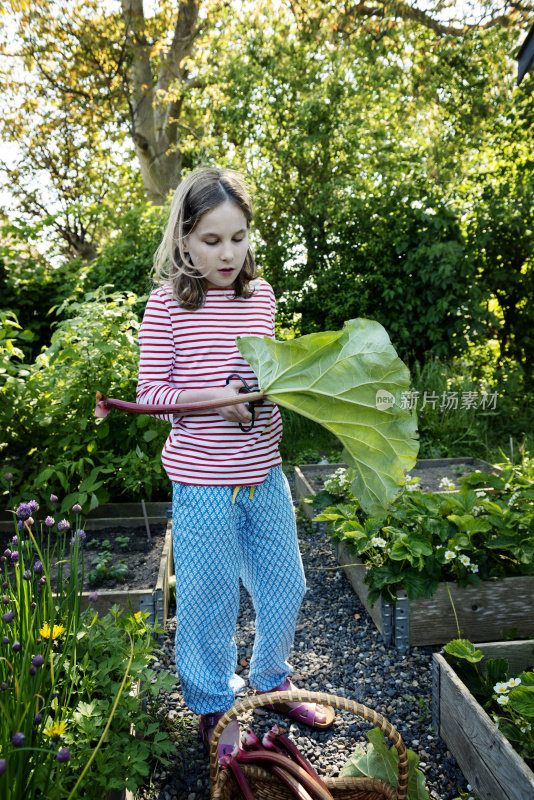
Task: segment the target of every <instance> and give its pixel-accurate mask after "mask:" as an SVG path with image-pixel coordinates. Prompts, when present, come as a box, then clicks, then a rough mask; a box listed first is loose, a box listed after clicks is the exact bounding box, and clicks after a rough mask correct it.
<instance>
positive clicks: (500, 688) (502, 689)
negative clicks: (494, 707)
mask: <svg viewBox="0 0 534 800" xmlns="http://www.w3.org/2000/svg"><path fill="white" fill-rule="evenodd" d="M508 688H509V687H508V684H507V683H496V684H495V686H494V687H493V691H494V692H495V694H506V693H507V692H508Z"/></svg>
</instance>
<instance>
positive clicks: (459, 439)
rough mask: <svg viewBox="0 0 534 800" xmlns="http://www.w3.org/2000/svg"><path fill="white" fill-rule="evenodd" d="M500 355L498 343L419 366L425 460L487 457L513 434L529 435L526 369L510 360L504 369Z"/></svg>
mask: <svg viewBox="0 0 534 800" xmlns="http://www.w3.org/2000/svg"><path fill="white" fill-rule="evenodd" d="M498 352H499V348H498V346H497V343H496V342H495V341H493V342H487V343H486V344H485V345H484V346H483V347H480V348H478V347H470V349H469V351H468V352H467V353H466V354H465V355H464V356H462V357H460V358H456V359H453V360H451V361H443V360H441V359H437V358H433V357H432V358H428V359H427V360H426V361H425V362H424V363H422V364H420V363H418V362H417V363H415V365H414V367H413V371H412V383H413V389H412V391H413V392H418V393H419V394H418V397H417V403H416V411H417V418H418V427H419V435H420V440H421V449H420V457H421V458H445V457H453V456H464V455H466V454H469V455H470V456H478V457H481V458H486V459H487V458H488V456H489V453H490V452H494V453H495V452H496V451H497V449H498V448H499V447H502V445H503V442H507V441H508V437H509V436H510V435H513V436H514V437H517V438H518V439H522V438H523V437H524V435H525V433H526V432H528V431H529V429H530V427H531V425H532V404H531V403H530V399H529V396H528V394H526V392H525V380H524V371H523V369H522V368H521V367H520V366H519V365H518V364H517V363H515V362H513V361H510V360H509V359H505V360H503V361H501V363H500V365H499V363H498V360H497V359H498ZM497 458H498V459H499V460H501V459H500V457H498V456H497Z"/></svg>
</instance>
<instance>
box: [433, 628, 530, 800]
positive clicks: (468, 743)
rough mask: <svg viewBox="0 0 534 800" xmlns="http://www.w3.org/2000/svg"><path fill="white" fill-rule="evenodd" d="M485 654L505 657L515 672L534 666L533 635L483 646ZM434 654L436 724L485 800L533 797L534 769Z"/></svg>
mask: <svg viewBox="0 0 534 800" xmlns="http://www.w3.org/2000/svg"><path fill="white" fill-rule="evenodd" d="M478 647H479V648H480V650H482V652H483V653H484V656H485V658H506V659H507V660H508V662H509V664H510V672H511V674H513V675H517V674H519V673H520V672H522V671H523V670H526V669H532V667H533V666H534V639H531V640H528V641H513V642H502V643H495V642H491V643H485V644H479V645H478ZM448 658H449V656H448V655H447V654H445V655H442V654H438V653H435V654H434V656H433V692H432V722H433V725H434V727H435V728H436V730H437V731H438V732H439V735H440V736H441V738H442V739H443V740H444V741H445V743H446V744H447V747H448V748H449V750H450V751H451V753H452V754H453V756H454V757H455V758H456V760H457V761H458V764H459V765H460V769H461V770H462V772H463V774H464V776H465V778H466V779H467V781H468V782H469V784H470V785H471V786H472V791H473V794H474V795H476V796H477V797H479V798H480V799H481V800H534V772H532V770H531V769H530V768H529V767H528V765H527V764H526V763H525V762H524V761H523V759H522V758H520V756H518V754H517V753H516V751H515V750H514V748H513V747H512V745H511V744H510V742H509V741H508V740H507V739H506V738H505V737H504V736H503V734H502V733H501V732H500V730H499V729H498V728H497V726H496V725H495V723H494V722H493V720H492V719H491V718H490V717H489V715H488V714H487V713H486V711H485V710H484V709H483V708H482V706H480V705H479V703H478V702H477V701H476V700H475V698H474V697H473V695H472V694H471V693H470V692H469V691H468V689H467V687H466V686H465V684H464V683H463V682H462V681H461V680H460V678H459V677H458V676H457V674H456V673H455V671H454V670H453V668H452V667H451V665H450V663H449V661H448Z"/></svg>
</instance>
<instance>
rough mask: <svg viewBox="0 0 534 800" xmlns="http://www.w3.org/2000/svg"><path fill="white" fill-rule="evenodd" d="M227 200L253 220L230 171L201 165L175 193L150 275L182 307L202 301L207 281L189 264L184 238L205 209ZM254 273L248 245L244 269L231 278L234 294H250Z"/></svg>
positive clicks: (239, 181)
mask: <svg viewBox="0 0 534 800" xmlns="http://www.w3.org/2000/svg"><path fill="white" fill-rule="evenodd" d="M225 200H230V201H231V202H232V203H235V205H236V206H238V208H240V209H241V211H242V212H243V214H244V215H245V219H246V221H247V228H249V227H250V222H251V220H252V205H251V202H250V197H249V194H248V191H247V188H246V186H245V183H244V181H243V179H242V177H241V176H240V175H239V174H238V173H237V172H233V170H229V169H215V168H211V167H204V168H201V169H197V170H195V171H194V172H191V173H190V174H189V175H188V176H187V178H185V179H184V180H183V181H182V182H181V183H180V185H179V186H178V188H177V189H176V191H175V193H174V197H173V198H172V202H171V208H170V212H169V221H168V223H167V227H166V228H165V232H164V234H163V239H162V241H161V244H160V246H159V247H158V249H157V250H156V253H155V255H154V268H153V274H154V278H155V282H156V283H157V284H159V285H160V286H161V285H163V284H165V285H169V284H170V286H171V287H172V293H173V297H174V298H175V300H177V301H178V303H179V304H180V305H181V306H182V307H183V308H187V309H189V310H193V311H195V310H196V309H198V308H200V307H201V306H202V304H203V303H204V299H205V297H206V291H207V288H208V285H207V281H206V279H205V278H203V277H202V275H201V274H200V272H199V271H198V270H197V269H195V267H194V266H193V265H192V264H191V262H190V260H189V257H188V255H187V253H186V252H185V251H184V239H185V237H186V236H188V235H189V234H190V233H191V232H192V231H194V229H195V228H196V226H197V225H198V223H199V222H200V218H201V217H202V215H203V214H205V213H206V212H207V211H211V209H212V208H215V207H216V206H219V205H220V204H221V203H224V202H225ZM255 276H256V265H255V262H254V255H253V254H252V251H251V249H250V247H249V248H248V251H247V255H246V257H245V262H244V264H243V268H242V269H241V271H240V273H239V275H238V276H237V278H236V279H235V281H234V286H233V289H234V293H235V296H236V297H251V296H252V294H253V289H252V288H251V286H250V282H251V281H252V280H253V279H254V278H255Z"/></svg>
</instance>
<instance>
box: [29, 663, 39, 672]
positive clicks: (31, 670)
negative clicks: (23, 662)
mask: <svg viewBox="0 0 534 800" xmlns="http://www.w3.org/2000/svg"><path fill="white" fill-rule="evenodd" d="M28 672H29V673H30V675H35V674H36V672H37V668H36V667H34V666H33V664H32V665H31V667H30V668H29V670H28Z"/></svg>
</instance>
